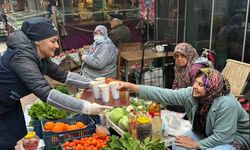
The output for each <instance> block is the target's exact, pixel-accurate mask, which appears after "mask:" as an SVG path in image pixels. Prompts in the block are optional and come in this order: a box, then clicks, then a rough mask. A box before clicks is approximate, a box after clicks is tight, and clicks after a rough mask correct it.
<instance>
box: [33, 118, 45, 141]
mask: <svg viewBox="0 0 250 150" xmlns="http://www.w3.org/2000/svg"><path fill="white" fill-rule="evenodd" d="M33 126H34V131H35V132H36V135H38V136H39V138H43V131H42V125H41V121H40V120H33Z"/></svg>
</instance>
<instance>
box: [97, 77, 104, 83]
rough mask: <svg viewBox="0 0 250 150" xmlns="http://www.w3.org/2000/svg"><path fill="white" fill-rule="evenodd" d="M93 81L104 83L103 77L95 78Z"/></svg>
mask: <svg viewBox="0 0 250 150" xmlns="http://www.w3.org/2000/svg"><path fill="white" fill-rule="evenodd" d="M95 81H97V82H99V83H100V84H105V77H99V78H96V79H95Z"/></svg>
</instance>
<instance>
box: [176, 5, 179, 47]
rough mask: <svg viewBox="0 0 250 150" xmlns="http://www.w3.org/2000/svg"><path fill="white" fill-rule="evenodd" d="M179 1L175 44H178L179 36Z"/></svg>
mask: <svg viewBox="0 0 250 150" xmlns="http://www.w3.org/2000/svg"><path fill="white" fill-rule="evenodd" d="M179 2H180V1H179V0H177V7H176V8H177V10H176V11H177V12H176V38H175V43H178V38H179V37H178V35H179V9H180V8H179Z"/></svg>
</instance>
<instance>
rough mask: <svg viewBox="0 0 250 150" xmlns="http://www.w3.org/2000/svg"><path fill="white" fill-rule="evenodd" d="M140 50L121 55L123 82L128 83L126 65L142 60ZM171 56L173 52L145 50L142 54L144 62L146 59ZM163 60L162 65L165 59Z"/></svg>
mask: <svg viewBox="0 0 250 150" xmlns="http://www.w3.org/2000/svg"><path fill="white" fill-rule="evenodd" d="M142 52H143V51H142V50H135V51H125V52H122V53H121V59H122V60H124V62H125V64H124V65H125V66H124V67H125V81H128V63H129V62H133V61H138V60H141V59H142ZM171 56H173V52H172V51H170V52H155V51H152V50H145V53H144V60H147V59H158V58H165V57H171ZM162 60H163V64H164V62H165V59H162Z"/></svg>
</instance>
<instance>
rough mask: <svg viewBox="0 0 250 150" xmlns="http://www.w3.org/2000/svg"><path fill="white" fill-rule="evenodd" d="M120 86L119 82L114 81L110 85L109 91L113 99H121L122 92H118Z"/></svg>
mask: <svg viewBox="0 0 250 150" xmlns="http://www.w3.org/2000/svg"><path fill="white" fill-rule="evenodd" d="M118 86H119V82H118V81H112V82H110V83H109V89H110V91H111V93H112V96H113V99H119V98H120V91H119V90H117V88H118Z"/></svg>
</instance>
